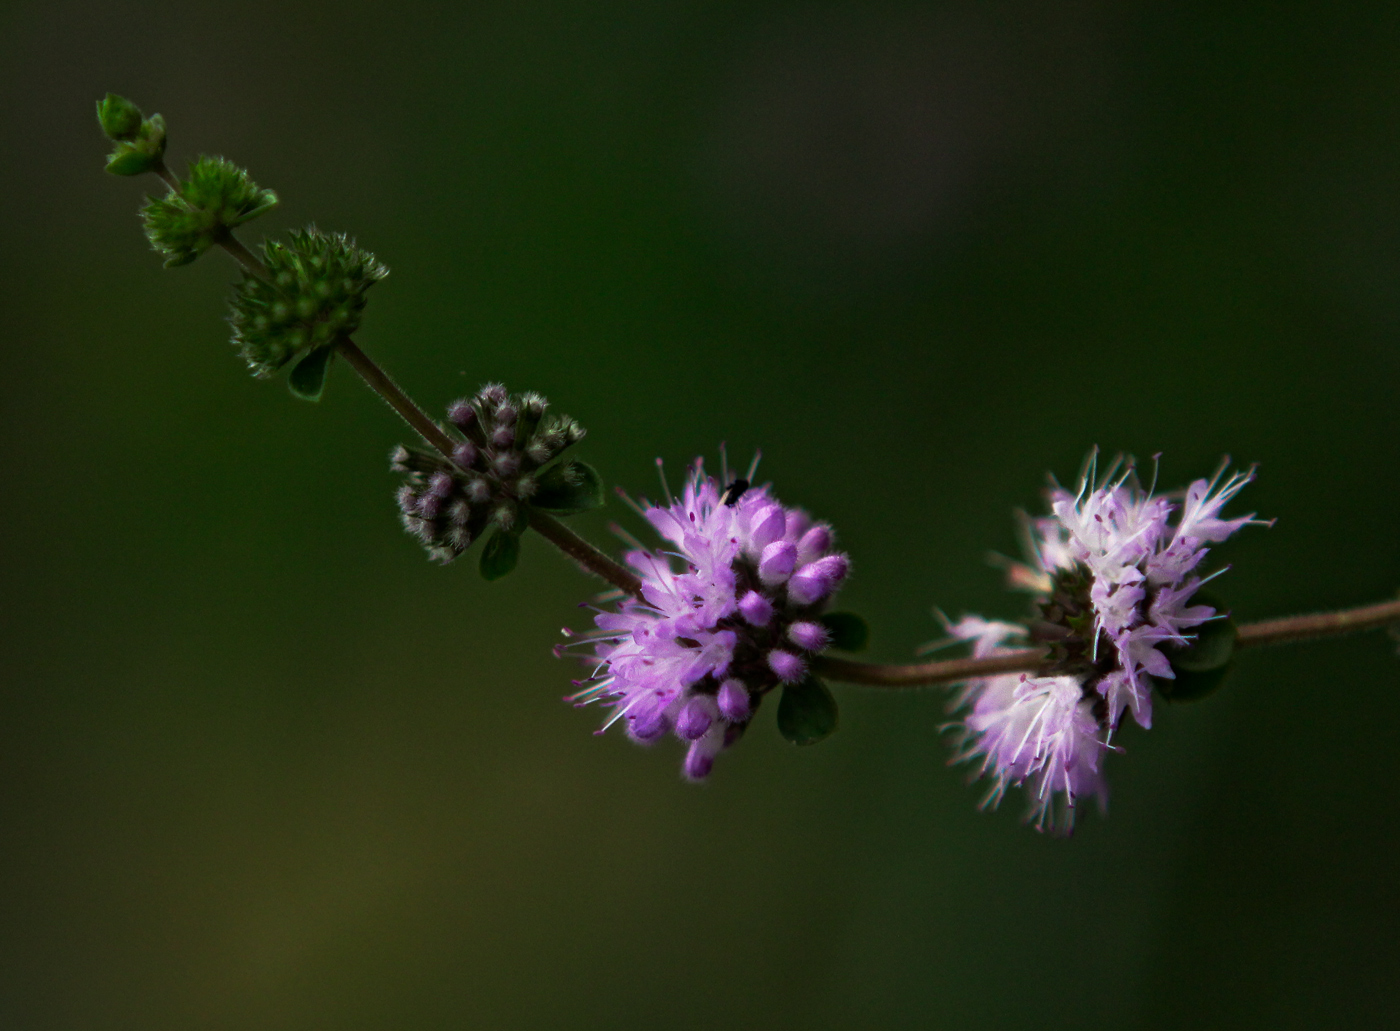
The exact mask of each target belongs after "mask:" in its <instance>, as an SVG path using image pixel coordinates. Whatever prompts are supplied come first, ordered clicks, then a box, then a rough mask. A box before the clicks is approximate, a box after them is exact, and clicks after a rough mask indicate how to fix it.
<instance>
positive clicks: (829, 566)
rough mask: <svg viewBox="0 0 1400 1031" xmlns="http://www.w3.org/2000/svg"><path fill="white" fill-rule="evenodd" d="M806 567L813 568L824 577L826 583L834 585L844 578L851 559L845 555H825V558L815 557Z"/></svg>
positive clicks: (848, 570) (848, 569) (849, 567)
mask: <svg viewBox="0 0 1400 1031" xmlns="http://www.w3.org/2000/svg"><path fill="white" fill-rule="evenodd" d="M808 568H809V569H815V570H816V571H817V572H819V573H820V574H821V575H822V576H824V577H826V580H827V583H829V584H831V586H832V587H835V586H836V585H837V584H839V583H840V582H841V581H842V580H844V579H846V574H847V573H848V572H850V569H851V560H850V559H848V558H847V557H846V556H845V555H827V556H826V557H825V558H819V559H817V560H816V561H815V562H813V563H812V564H811V566H809V567H808Z"/></svg>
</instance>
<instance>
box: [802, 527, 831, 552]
mask: <svg viewBox="0 0 1400 1031" xmlns="http://www.w3.org/2000/svg"><path fill="white" fill-rule="evenodd" d="M830 550H831V527H829V526H827V525H826V524H825V523H818V524H817V525H816V526H814V527H812V528H811V529H810V530H808V531H807V532H806V533H804V534H803V535H802V539H801V540H800V541H798V542H797V558H798V560H799V561H801V562H811V561H812V560H813V559H816V558H820V557H821V556H822V555H825V554H826V553H827V552H828V551H830Z"/></svg>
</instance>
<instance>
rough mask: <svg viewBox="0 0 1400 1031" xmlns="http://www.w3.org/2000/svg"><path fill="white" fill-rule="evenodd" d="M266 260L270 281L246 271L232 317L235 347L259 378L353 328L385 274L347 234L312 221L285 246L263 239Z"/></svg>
mask: <svg viewBox="0 0 1400 1031" xmlns="http://www.w3.org/2000/svg"><path fill="white" fill-rule="evenodd" d="M263 263H264V264H265V265H266V266H267V270H268V274H269V277H270V279H271V282H267V281H264V280H262V279H259V278H257V277H256V276H251V275H247V274H245V275H244V277H243V282H241V283H239V284H238V286H237V287H235V288H234V294H233V297H232V299H231V300H230V307H231V308H232V311H231V313H230V315H229V323H230V324H231V325H232V326H233V345H234V346H235V347H237V348H238V352H239V354H240V355H241V356H242V358H243V360H244V361H245V362H247V363H248V368H249V371H251V372H252V373H253V375H254V376H258V377H260V378H263V377H267V376H271V375H272V374H273V373H275V372H276V371H277V370H278V369H280V368H281V367H282V366H283V365H285V364H287V362H289V361H291V360H292V359H293V358H295V357H297V355H298V353H299V352H301V351H302V350H304V349H305V348H307V347H308V346H313V345H315V346H329V345H330V344H333V343H334V342H335V341H336V340H337V339H339V338H340V337H342V336H348V335H349V334H351V333H353V332H355V330H356V329H358V328H359V326H360V318H361V316H362V315H363V314H364V310H365V292H366V291H367V290H368V289H369V288H370V287H371V286H373V285H374V284H375V283H377V282H379V281H380V280H381V279H383V278H384V277H385V276H387V275H388V274H389V270H388V269H387V268H385V267H384V266H383V265H382V264H380V263H379V261H378V260H377V259H376V258H375V257H374V255H373V254H370V253H369V252H368V251H365V250H361V249H360V248H359V247H357V246H356V245H355V242H354V241H353V240H351V239H350V238H349V237H348V236H345V235H344V234H340V233H336V234H332V233H323V232H321V230H319V229H317V228H316V227H315V226H309V227H308V228H306V229H303V230H299V231H294V232H293V233H291V235H290V238H289V240H288V242H287V243H278V242H276V241H268V242H267V243H265V244H264V245H263ZM274 284H276V285H274Z"/></svg>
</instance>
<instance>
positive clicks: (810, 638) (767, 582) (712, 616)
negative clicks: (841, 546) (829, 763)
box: [556, 460, 849, 780]
mask: <svg viewBox="0 0 1400 1031" xmlns="http://www.w3.org/2000/svg"><path fill="white" fill-rule="evenodd" d="M736 482H737V483H743V482H744V481H736ZM643 504H644V506H645V507H644V510H643V514H644V515H645V517H646V519H647V521H648V522H649V523H651V525H652V527H653V528H654V529H655V530H656V531H657V533H659V534H660V535H661V536H662V537H663V538H665V540H666V541H667V544H668V546H667V548H666V549H665V550H643V549H641V548H638V549H637V550H634V551H631V552H629V553H628V555H627V563H628V564H629V565H630V566H631V567H632V568H633V569H634V570H635V571H636V572H637V575H638V576H640V577H641V579H642V597H641V598H632V597H626V598H623V599H622V600H621V601H620V602H619V603H618V607H617V611H615V612H599V614H598V616H597V617H596V619H595V623H596V624H597V627H598V630H597V632H596V633H594V634H591V635H588V636H586V637H584V638H583V639H582V640H581V641H580V642H579V643H581V644H584V645H586V646H589V647H591V648H593V650H594V654H593V656H591V657H590V658H589V659H588V660H587V661H589V662H593V663H596V669H595V671H594V674H593V676H592V677H590V678H589V679H588V680H586V681H582V682H581V683H583V684H586V685H587V686H585V687H584V688H583V690H581V691H579V692H578V693H577V694H574V695H571V696H570V697H569V699H568V700H569V701H573V702H575V703H576V704H578V705H580V706H582V705H586V704H588V703H589V702H593V701H602V702H603V703H604V704H606V705H608V706H610V707H611V708H612V714H611V716H610V717H609V718H608V720H607V721H606V722H605V723H604V724H603V727H602V728H601V729H600V730H599V731H598V733H600V734H601V733H602V732H603V731H604V730H607V728H608V727H610V726H612V725H613V724H614V723H616V722H617V721H619V720H624V721H625V723H626V727H627V732H628V734H629V736H630V737H631V738H632V739H633V740H634V741H637V742H640V743H643V744H649V743H651V742H653V741H656V740H657V739H659V738H661V737H663V736H664V735H665V734H667V733H673V734H675V735H676V737H678V738H680V739H681V740H682V741H684V742H686V743H687V745H688V750H687V752H686V757H685V761H684V763H683V766H682V769H683V771H684V773H685V775H686V777H687V778H689V779H691V780H700V779H703V778H704V777H705V776H706V775H708V774H709V772H710V768H711V766H712V765H713V763H714V758H715V756H716V755H717V754H718V753H719V752H720V751H721V750H723V749H724V748H727V747H728V746H729V745H731V744H733V743H734V742H735V741H737V740H738V739H739V737H740V736H741V735H742V734H743V732H744V730H745V728H746V727H747V726H748V723H749V721H750V720H751V719H752V718H753V715H754V712H755V711H756V710H757V708H758V706H759V703H760V702H761V701H762V699H763V696H764V695H766V694H767V693H768V692H769V691H772V690H773V689H774V688H775V687H778V686H779V685H780V684H781V685H796V684H798V683H799V682H802V681H804V680H805V679H806V678H807V676H808V674H807V669H808V665H809V662H810V659H811V657H812V656H813V655H815V654H818V653H820V652H821V651H823V650H824V649H825V648H826V647H827V646H828V644H829V642H830V634H829V632H828V630H827V628H826V627H825V626H823V624H822V622H821V614H822V612H823V610H824V609H825V608H826V606H827V604H828V602H829V601H830V600H831V598H832V596H833V595H834V594H835V592H836V590H837V589H838V588H839V587H840V585H841V582H842V581H843V580H844V579H845V577H846V573H847V571H848V568H849V562H848V560H847V558H846V556H845V555H844V554H841V553H839V552H836V551H833V550H832V530H831V527H829V526H827V525H826V524H825V523H814V522H813V521H812V519H811V518H810V517H809V516H808V515H807V514H806V513H805V512H803V511H801V510H800V509H795V508H785V507H784V506H783V505H782V504H780V503H779V502H777V501H776V500H774V499H773V498H772V497H771V496H770V495H769V492H768V488H767V487H766V486H762V487H754V488H751V489H747V490H744V491H743V492H742V493H740V492H739V491H738V490H736V489H734V487H733V486H731V487H730V488H729V489H728V490H726V488H725V487H724V486H723V485H721V484H720V483H719V482H718V481H716V480H715V479H714V478H713V477H711V476H708V475H706V474H705V471H704V468H703V466H702V464H701V463H700V461H698V460H697V461H696V463H695V465H694V467H693V468H692V470H691V473H690V476H689V478H688V480H687V483H686V486H685V490H684V491H683V492H682V495H681V497H680V498H678V499H672V500H670V502H669V503H668V504H666V505H664V506H660V505H650V504H646V503H645V502H644V503H643ZM566 633H568V631H566ZM562 647H564V646H561V649H562ZM558 650H559V649H557V650H556V651H558ZM823 690H824V689H823Z"/></svg>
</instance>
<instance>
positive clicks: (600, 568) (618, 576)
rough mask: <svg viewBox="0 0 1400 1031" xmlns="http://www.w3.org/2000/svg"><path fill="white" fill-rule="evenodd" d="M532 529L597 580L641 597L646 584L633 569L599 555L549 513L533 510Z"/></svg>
mask: <svg viewBox="0 0 1400 1031" xmlns="http://www.w3.org/2000/svg"><path fill="white" fill-rule="evenodd" d="M530 526H531V527H532V528H533V529H534V530H536V531H537V532H538V533H539V535H540V536H541V537H543V538H544V539H545V540H547V541H549V542H550V543H551V544H553V545H554V546H555V547H556V548H558V549H559V550H560V551H562V552H563V553H564V554H565V555H568V556H569V557H570V558H571V559H573V560H574V561H575V562H577V563H578V564H579V565H580V566H582V567H583V568H584V569H586V570H587V571H588V572H590V573H593V574H594V575H595V576H600V577H602V578H603V579H604V580H606V581H607V582H608V583H610V584H612V585H613V586H614V587H616V588H618V589H620V590H623V591H626V592H627V593H628V594H633V595H640V594H641V593H642V581H641V580H639V579H638V578H637V576H636V574H634V573H633V572H632V571H631V570H630V569H628V568H627V567H626V566H624V565H622V564H621V563H619V562H617V561H615V560H614V559H612V558H610V557H609V556H608V555H606V554H604V553H603V552H602V551H599V550H598V549H597V548H595V547H594V546H593V545H592V544H589V543H588V542H587V541H586V540H584V539H583V538H582V537H580V536H579V535H578V534H576V533H574V531H573V530H570V529H569V528H568V527H567V526H565V525H564V524H563V523H561V522H560V521H559V520H558V519H555V518H554V517H553V516H552V515H549V514H548V513H547V512H540V511H538V510H532V511H531V512H530Z"/></svg>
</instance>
